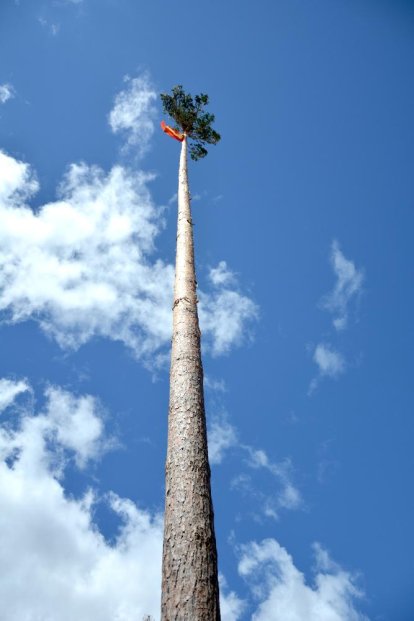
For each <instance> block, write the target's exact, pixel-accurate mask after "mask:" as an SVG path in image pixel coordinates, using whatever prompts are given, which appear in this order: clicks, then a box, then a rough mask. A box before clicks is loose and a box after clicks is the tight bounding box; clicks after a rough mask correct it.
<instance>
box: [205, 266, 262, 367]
mask: <svg viewBox="0 0 414 621" xmlns="http://www.w3.org/2000/svg"><path fill="white" fill-rule="evenodd" d="M209 278H210V280H211V282H212V283H213V285H214V290H213V292H212V293H210V294H209V295H206V294H204V293H203V292H202V291H199V298H200V307H199V314H200V323H201V327H202V332H203V334H204V333H207V334H209V335H210V337H211V338H212V347H211V353H212V355H213V356H218V355H221V354H226V353H228V352H229V350H230V349H231V347H232V346H233V345H235V344H241V343H242V342H243V341H245V340H247V339H248V338H249V332H248V326H249V324H250V323H251V322H252V321H253V320H255V319H257V318H258V307H257V306H256V304H255V303H254V302H253V301H252V300H251V299H250V298H248V297H247V296H245V295H242V294H241V293H239V291H238V290H237V288H234V287H235V286H236V285H237V283H236V281H235V277H234V275H233V273H232V272H230V271H229V270H228V268H227V265H226V263H225V261H221V262H220V263H219V265H218V267H217V268H212V269H210V274H209ZM230 286H232V288H230Z"/></svg>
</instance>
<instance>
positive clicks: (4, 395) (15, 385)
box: [0, 379, 30, 412]
mask: <svg viewBox="0 0 414 621" xmlns="http://www.w3.org/2000/svg"><path fill="white" fill-rule="evenodd" d="M28 390H30V387H29V385H28V384H27V383H26V382H25V381H22V380H20V381H17V382H16V381H13V380H8V379H0V412H2V411H3V410H5V409H6V408H7V407H9V405H11V404H12V403H13V401H14V400H15V399H16V397H17V395H20V394H21V393H22V392H26V391H28Z"/></svg>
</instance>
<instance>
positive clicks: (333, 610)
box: [239, 539, 368, 621]
mask: <svg viewBox="0 0 414 621" xmlns="http://www.w3.org/2000/svg"><path fill="white" fill-rule="evenodd" d="M241 551H242V555H241V559H240V563H239V573H240V575H241V576H243V577H244V578H245V579H246V581H247V583H248V585H249V587H250V588H251V590H252V592H253V593H254V594H255V596H256V600H258V602H259V603H258V606H257V609H256V610H255V612H254V614H253V616H252V621H287V620H289V621H304V620H305V619H306V621H368V620H367V617H366V616H365V615H363V614H362V613H360V612H359V611H358V609H357V608H356V607H355V604H356V601H357V600H358V599H359V598H361V597H362V593H361V591H360V590H359V589H358V587H357V585H356V577H355V576H353V575H352V574H350V573H349V572H347V571H345V570H343V569H341V567H339V566H338V565H337V564H336V563H333V562H332V561H331V559H330V558H329V555H328V554H327V552H326V551H325V550H323V549H322V548H321V547H320V546H319V545H315V547H314V553H315V560H316V567H315V576H314V584H313V585H309V584H307V583H306V580H305V577H304V575H303V574H302V573H301V572H300V571H299V570H298V569H297V568H296V567H295V565H294V563H293V560H292V557H291V556H290V555H289V554H288V552H287V551H286V550H285V549H284V548H283V547H282V546H281V545H280V544H279V543H278V542H277V541H276V540H275V539H266V540H264V541H262V542H261V543H256V542H251V543H249V544H247V545H245V546H243V547H242V549H241Z"/></svg>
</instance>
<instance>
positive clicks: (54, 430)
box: [0, 384, 162, 621]
mask: <svg viewBox="0 0 414 621" xmlns="http://www.w3.org/2000/svg"><path fill="white" fill-rule="evenodd" d="M4 386H5V384H1V385H0V395H1V394H3V396H4V393H2V392H1V390H2V387H3V388H4ZM8 389H9V387H7V386H6V392H7V390H8ZM103 441H104V431H103V424H102V420H101V419H100V410H99V408H97V407H96V402H95V400H93V399H92V397H90V396H86V397H80V398H77V397H74V396H73V395H70V394H69V393H66V392H64V391H62V390H61V389H57V388H54V389H50V390H49V391H48V393H47V395H46V407H45V410H44V411H43V412H41V413H40V414H37V415H34V414H33V413H31V412H25V413H24V415H23V416H22V417H21V418H20V420H19V421H16V424H15V427H14V428H13V429H10V426H7V427H4V428H3V429H1V432H0V504H1V507H2V510H1V512H0V568H1V569H2V576H3V579H2V580H1V581H0V599H1V602H2V618H4V619H7V621H21V620H22V619H25V621H37V620H38V619H43V620H45V621H46V619H59V621H72V620H73V619H77V620H78V621H90V619H101V620H102V621H112V620H113V619H118V620H119V621H130V620H131V619H141V618H142V617H143V616H144V614H152V615H153V616H154V618H157V615H158V610H159V601H160V580H161V548H162V521H161V518H160V516H154V517H153V516H151V515H150V514H149V513H148V512H147V511H144V510H142V509H139V508H138V507H137V506H136V505H135V504H134V503H133V502H132V501H131V500H128V499H122V498H119V497H118V496H117V495H116V494H112V493H110V494H108V495H107V496H106V497H104V499H103V502H106V503H107V505H108V508H109V509H110V510H112V511H113V512H115V514H117V515H118V517H119V521H120V526H119V530H118V533H117V536H116V539H115V541H113V542H111V543H109V542H107V541H106V540H105V538H104V537H103V535H102V534H101V532H100V531H99V529H98V527H97V525H96V524H95V523H94V520H93V516H94V512H95V510H96V506H97V505H96V503H97V498H96V496H95V494H94V493H93V492H92V491H89V492H87V493H86V494H85V495H84V496H83V497H82V498H74V497H73V496H70V495H67V494H66V492H65V490H64V488H63V484H62V481H61V479H60V478H59V476H60V475H61V474H62V472H61V470H62V468H63V467H64V466H65V461H63V462H62V451H65V450H70V451H71V452H73V451H74V452H75V454H76V455H77V456H78V457H79V458H80V460H81V462H82V460H84V459H87V458H91V457H94V456H97V455H98V453H99V451H97V450H96V444H97V443H98V442H103Z"/></svg>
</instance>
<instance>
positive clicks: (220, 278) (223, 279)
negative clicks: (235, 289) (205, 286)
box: [209, 261, 236, 286]
mask: <svg viewBox="0 0 414 621" xmlns="http://www.w3.org/2000/svg"><path fill="white" fill-rule="evenodd" d="M209 278H210V280H211V282H212V283H213V285H216V286H220V285H230V284H233V283H234V282H235V280H236V279H235V276H234V274H233V272H232V271H230V270H229V268H228V267H227V263H226V261H220V262H219V264H218V265H217V267H213V268H211V269H210V273H209Z"/></svg>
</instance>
